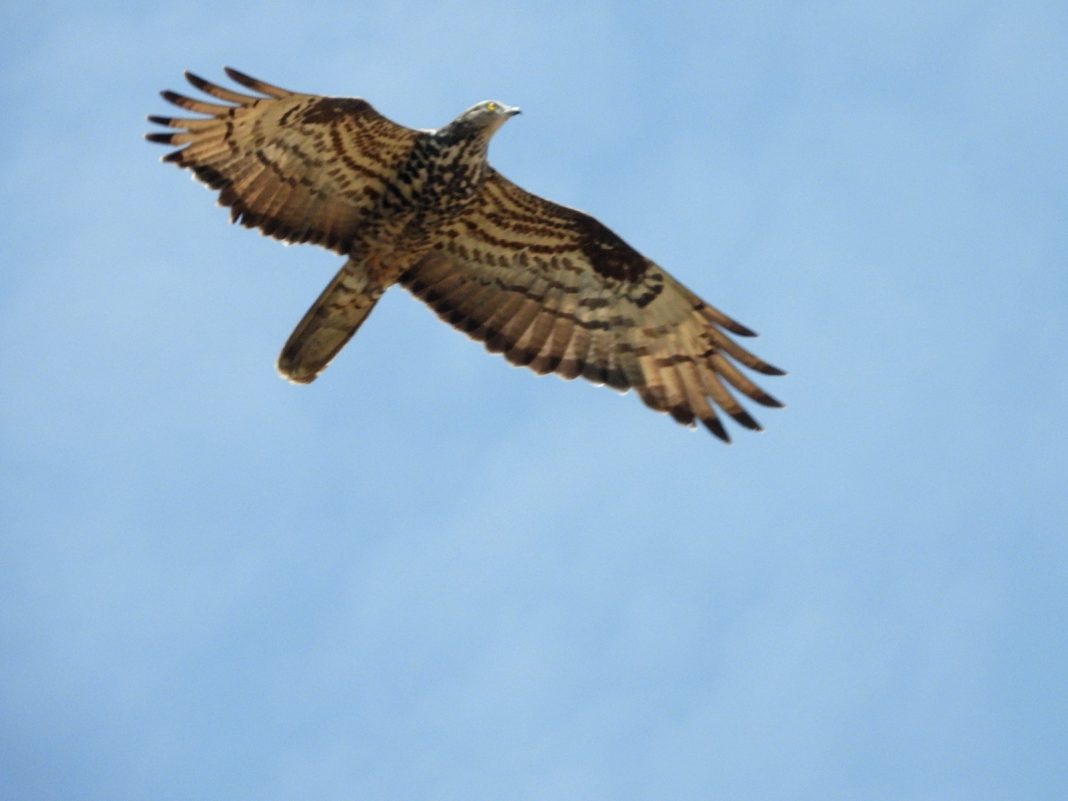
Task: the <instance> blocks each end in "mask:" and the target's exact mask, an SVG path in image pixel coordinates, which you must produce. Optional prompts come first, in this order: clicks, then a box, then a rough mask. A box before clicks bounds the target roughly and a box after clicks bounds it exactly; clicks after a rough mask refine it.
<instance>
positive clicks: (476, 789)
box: [0, 0, 1068, 801]
mask: <svg viewBox="0 0 1068 801" xmlns="http://www.w3.org/2000/svg"><path fill="white" fill-rule="evenodd" d="M15 6H16V4H10V3H9V4H7V5H5V7H4V9H3V12H2V15H3V22H4V25H5V30H6V31H7V34H8V39H7V43H6V45H5V47H4V48H3V50H2V52H0V66H2V71H0V101H2V107H3V116H4V124H3V126H2V127H0V145H2V147H0V163H2V169H3V175H4V186H5V188H6V191H5V202H4V208H5V213H4V214H3V217H2V220H0V235H2V242H3V250H2V253H3V269H2V271H0V341H2V343H3V351H4V358H5V361H6V369H5V371H4V373H5V377H4V379H3V383H2V387H3V389H2V391H0V530H2V534H0V797H3V798H5V799H8V798H10V799H20V800H22V801H36V800H37V799H42V800H43V799H62V800H63V801H70V799H79V801H94V800H96V799H100V800H101V801H115V800H116V799H124V800H126V799H151V800H152V801H158V799H227V800H228V801H229V800H239V801H243V800H244V799H248V800H249V801H275V800H276V799H278V800H281V799H300V800H301V801H305V800H306V799H314V800H315V801H333V800H334V799H338V800H340V799H376V800H379V799H403V801H412V799H419V800H420V801H423V800H424V799H425V800H427V801H437V800H438V799H442V800H444V799H465V801H480V800H481V799H488V800H492V801H504V800H507V801H525V800H526V799H538V800H539V801H544V800H546V799H552V800H553V801H557V800H558V799H559V800H561V801H568V800H570V799H575V800H576V801H578V800H579V799H581V800H582V801H597V800H599V799H605V800H606V801H608V800H610V801H627V800H628V799H672V800H673V801H689V800H690V799H774V800H775V801H781V800H782V799H813V800H818V801H826V800H827V799H866V800H868V799H887V800H888V801H889V800H892V801H928V800H930V801H954V800H955V799H960V800H961V801H982V800H983V799H1029V801H1040V800H1041V799H1051V800H1052V799H1064V798H1066V797H1068V759H1066V758H1065V754H1066V753H1068V682H1066V675H1068V626H1066V625H1065V622H1066V615H1068V602H1066V586H1068V544H1066V531H1068V492H1066V490H1065V487H1066V484H1068V456H1066V448H1065V444H1066V443H1065V439H1066V437H1065V407H1066V405H1068V378H1066V370H1065V367H1066V359H1068V357H1066V353H1068V46H1066V44H1065V43H1066V42H1068V7H1066V6H1065V4H1064V3H1054V2H1047V3H1041V2H1017V3H1011V4H1009V3H1001V2H942V3H843V2H817V3H796V2H737V3H717V2H711V3H661V2H657V3H652V2H649V3H626V4H624V3H622V2H620V3H608V2H595V1H594V2H552V1H550V2H536V3H535V2H524V3H509V4H503V3H501V4H497V3H490V2H478V0H463V2H453V1H452V0H436V1H435V2H406V3H404V2H399V3H392V4H390V3H362V2H358V3H357V2H343V3H341V2H339V3H326V2H309V3H300V4H297V3H294V4H291V6H290V8H288V9H285V8H282V7H281V5H280V4H279V5H264V6H259V5H254V4H244V3H225V2H223V3H216V2H200V1H198V0H193V1H192V2H183V3H152V2H149V3H141V4H128V3H91V4H90V3H77V4H74V3H72V4H69V5H63V4H57V3H48V2H42V3H34V4H29V3H24V4H20V6H19V7H18V8H16V7H15ZM131 9H132V10H131ZM223 64H230V65H233V66H235V67H238V68H239V69H242V70H245V71H247V72H249V73H251V74H253V75H256V76H258V77H262V78H264V79H266V80H268V81H272V82H275V83H278V84H281V85H283V86H286V87H290V88H293V89H299V90H305V91H311V92H319V93H326V94H337V95H361V96H364V97H366V98H368V99H369V100H371V102H372V103H374V104H375V105H376V106H377V108H378V109H379V110H380V111H382V112H383V113H385V114H387V115H389V116H390V117H392V118H394V119H396V120H397V121H399V122H402V123H405V124H408V125H412V126H417V127H436V126H438V125H441V124H444V123H445V122H447V121H448V120H450V119H452V117H454V116H455V115H456V114H457V113H458V112H460V111H461V110H462V109H464V108H466V107H467V106H469V105H471V104H472V103H474V102H476V101H478V100H481V99H484V98H489V97H494V98H497V99H500V100H504V101H506V102H508V103H513V104H518V105H520V106H522V107H523V109H524V111H525V113H524V115H523V116H522V117H520V118H518V119H516V120H514V121H512V122H510V123H509V124H508V125H507V126H506V127H505V128H504V129H503V130H502V131H501V132H500V134H499V135H498V136H497V137H496V139H495V140H494V142H493V146H492V148H491V159H492V161H493V163H494V164H495V165H496V166H497V167H498V168H499V169H500V170H501V171H502V172H503V173H505V174H506V175H508V176H509V177H510V178H512V179H514V180H515V181H517V182H519V183H520V184H522V185H524V186H526V187H528V188H529V189H531V190H533V191H536V192H538V193H540V194H543V195H545V196H547V197H550V198H553V199H555V200H558V201H560V202H564V203H567V204H569V205H574V206H577V207H580V208H583V209H586V210H589V211H591V212H593V213H594V214H596V215H597V216H598V217H599V218H600V219H601V220H603V221H604V222H605V223H606V224H608V225H609V226H611V227H612V228H613V229H615V230H616V231H618V232H619V233H621V234H622V235H623V236H624V237H625V238H626V239H627V240H628V241H629V242H630V243H631V244H633V245H634V246H636V247H638V248H639V249H641V250H642V251H643V252H645V253H646V254H648V255H649V256H650V257H652V258H654V259H655V260H656V261H657V262H659V263H660V264H662V265H663V266H664V267H665V268H666V269H668V270H669V271H671V272H672V273H673V274H674V275H676V276H677V277H678V278H679V279H680V280H682V281H683V282H685V283H686V284H687V285H689V286H690V287H691V288H692V289H694V290H695V291H696V292H698V293H699V294H700V295H702V296H703V297H705V298H706V299H707V300H709V301H710V302H712V303H714V304H716V305H718V306H720V307H722V308H723V309H724V310H726V311H727V312H728V313H730V314H732V315H734V316H736V317H737V318H738V319H740V320H741V321H743V322H745V323H746V324H748V325H751V326H752V327H754V328H756V329H757V330H758V331H760V333H761V337H760V338H759V339H758V340H756V341H755V342H754V347H755V350H756V351H757V352H758V353H759V354H760V355H762V356H764V357H765V358H767V359H768V360H770V361H772V362H773V363H775V364H779V365H781V366H782V367H784V368H786V369H788V370H789V371H790V375H789V376H788V377H786V378H778V379H768V380H767V381H764V382H763V383H764V384H765V386H767V388H768V389H769V390H771V391H772V392H773V393H774V394H776V395H777V396H779V397H781V398H782V399H783V400H784V401H785V402H786V403H787V404H788V408H787V409H786V410H783V411H778V410H759V411H760V414H759V417H760V419H761V421H762V422H763V423H764V424H765V426H766V428H767V431H766V432H765V433H763V434H750V433H748V432H745V431H742V430H740V429H738V428H736V427H735V428H733V429H732V432H733V433H734V434H735V444H733V445H732V446H730V447H724V446H723V445H721V444H720V443H719V442H717V441H716V440H715V439H713V438H712V437H711V436H709V435H708V434H707V433H704V432H692V431H688V430H686V429H685V428H682V427H679V426H677V425H675V424H674V423H673V422H672V421H671V420H670V419H668V418H667V417H664V416H662V415H656V414H653V413H652V412H649V411H648V410H646V409H645V408H644V407H643V406H642V405H641V404H640V403H639V401H638V400H637V399H636V398H635V397H634V396H633V395H630V396H619V395H617V394H616V393H613V392H612V391H610V390H607V389H604V388H597V387H592V386H589V385H586V384H581V383H578V382H572V383H567V382H563V381H560V380H557V379H555V378H538V377H536V376H534V375H533V374H532V373H529V372H528V371H524V370H519V369H515V368H512V367H509V366H508V365H507V364H506V363H505V362H504V360H503V359H501V358H500V357H497V356H489V355H487V354H486V353H485V352H484V351H483V349H482V348H481V347H480V346H478V345H477V344H474V343H472V342H470V341H469V340H467V339H466V338H465V337H464V336H463V335H461V334H459V333H456V332H454V331H453V330H451V329H450V328H448V327H447V326H446V325H444V324H443V323H441V322H439V321H438V320H437V318H436V317H435V316H434V314H433V313H431V312H430V311H429V310H428V309H426V308H425V307H424V306H422V304H420V303H419V302H418V301H416V300H414V299H412V298H411V297H409V296H407V295H406V294H405V293H404V292H403V290H400V289H396V290H394V291H392V292H390V293H389V294H388V295H387V296H386V297H385V298H384V300H383V301H382V302H381V303H380V304H379V306H378V308H377V309H376V311H375V313H374V314H373V316H372V317H371V318H370V320H369V322H368V323H367V325H366V326H365V327H364V328H363V330H362V331H361V332H360V334H359V336H358V337H357V338H356V339H355V340H354V341H353V342H352V344H350V346H349V347H348V348H347V349H346V350H345V351H344V352H343V353H342V355H341V356H340V357H339V358H338V359H337V361H336V362H335V363H334V364H333V365H332V366H331V368H330V370H329V371H327V373H326V374H325V375H324V376H323V377H322V378H321V379H320V380H319V381H318V382H316V384H314V385H313V386H310V387H296V386H292V385H289V384H287V383H285V382H284V381H282V380H280V379H279V378H278V377H277V376H276V374H275V371H274V359H275V357H276V355H277V352H278V350H279V349H280V347H281V345H282V343H283V342H284V340H285V339H286V337H287V336H288V334H289V332H290V330H291V329H292V327H293V326H294V325H295V324H296V322H297V321H298V320H299V319H300V317H301V315H302V314H303V312H304V311H305V309H306V308H307V307H308V305H309V304H310V303H311V302H312V301H313V300H314V298H315V297H316V295H317V294H318V292H319V290H320V289H321V288H322V286H323V285H324V284H325V283H326V281H327V280H328V279H329V278H330V276H332V275H333V273H334V271H335V270H336V269H337V267H338V266H339V265H340V263H341V260H340V259H339V258H338V257H337V256H335V255H332V254H329V253H326V252H325V251H319V250H316V249H314V248H310V247H290V248H285V247H282V246H281V245H280V244H278V243H277V242H275V241H273V240H269V239H266V238H263V237H260V236H257V235H256V234H255V233H254V232H251V231H248V230H245V229H243V228H239V227H231V226H229V225H228V224H227V215H226V214H225V213H224V212H223V211H222V210H220V209H218V208H216V207H215V206H214V198H213V196H212V195H211V194H210V193H209V192H208V191H206V190H205V189H203V188H202V187H200V186H199V185H197V184H195V183H193V182H192V181H191V180H190V179H189V176H188V174H187V173H182V172H179V171H178V170H175V169H174V168H173V167H171V166H169V165H160V164H159V163H158V158H159V157H160V156H161V155H163V153H164V152H166V151H165V149H163V148H160V147H158V146H153V145H149V144H146V143H145V142H143V141H142V139H141V137H142V134H143V133H144V132H145V131H146V130H148V126H147V124H146V123H145V122H144V115H146V114H149V113H156V114H159V113H167V111H168V108H169V107H168V106H167V105H166V104H165V103H164V102H163V101H162V100H160V99H159V98H158V96H157V94H156V92H157V91H158V90H160V89H163V88H168V87H169V88H174V89H181V88H182V83H183V82H182V79H181V72H182V70H183V69H187V68H188V69H193V70H195V71H197V72H200V73H201V74H203V75H205V76H206V77H209V78H213V79H220V78H221V77H222V71H221V67H222V65H223Z"/></svg>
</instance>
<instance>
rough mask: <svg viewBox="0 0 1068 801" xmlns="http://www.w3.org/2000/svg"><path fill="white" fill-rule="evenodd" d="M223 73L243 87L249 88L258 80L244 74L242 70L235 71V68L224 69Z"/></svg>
mask: <svg viewBox="0 0 1068 801" xmlns="http://www.w3.org/2000/svg"><path fill="white" fill-rule="evenodd" d="M223 72H225V73H226V74H227V75H229V76H230V77H231V78H232V79H233V80H235V81H237V82H238V83H239V84H241V85H242V86H248V85H249V84H251V83H256V79H255V78H253V77H252V76H251V75H249V74H247V73H244V72H242V71H241V70H238V69H234V68H233V67H223Z"/></svg>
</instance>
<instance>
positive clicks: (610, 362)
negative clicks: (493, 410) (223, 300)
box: [146, 68, 782, 442]
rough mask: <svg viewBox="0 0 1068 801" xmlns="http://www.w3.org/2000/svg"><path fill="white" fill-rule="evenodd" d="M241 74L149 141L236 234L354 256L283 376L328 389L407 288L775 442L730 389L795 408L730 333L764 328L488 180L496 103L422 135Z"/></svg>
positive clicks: (591, 229) (548, 205) (498, 347)
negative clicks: (392, 299)
mask: <svg viewBox="0 0 1068 801" xmlns="http://www.w3.org/2000/svg"><path fill="white" fill-rule="evenodd" d="M226 72H227V74H228V75H229V76H230V78H231V79H233V80H234V81H235V82H236V83H238V84H240V85H241V86H243V87H245V88H246V89H248V90H250V91H251V92H252V94H246V93H244V92H238V91H234V90H231V89H227V88H224V87H222V86H217V85H216V84H213V83H209V82H208V81H206V80H204V79H203V78H200V77H198V76H196V75H193V74H192V73H188V72H187V73H186V78H187V79H188V80H189V82H190V83H191V84H192V85H193V86H194V87H196V88H197V89H200V90H201V91H203V92H204V93H205V94H207V95H210V96H211V97H212V98H213V99H214V100H213V101H211V102H209V101H205V100H199V99H193V98H190V97H186V96H184V95H180V94H178V93H176V92H171V91H164V92H162V93H161V94H162V96H163V98H164V99H165V100H167V101H169V102H170V103H173V104H174V105H176V106H178V107H180V108H182V109H185V110H186V111H189V112H192V113H193V114H195V115H200V116H194V117H182V118H175V117H161V116H150V117H149V118H148V119H149V121H151V122H153V123H157V124H160V125H164V126H167V127H168V128H170V129H174V130H172V131H168V132H166V133H162V132H160V133H150V134H147V136H146V138H147V139H149V140H150V141H152V142H159V143H161V144H165V145H177V146H180V149H178V150H174V151H172V152H170V153H168V154H167V155H166V156H164V157H163V161H167V162H171V163H173V164H176V165H178V166H179V167H185V168H188V169H190V170H192V171H193V173H194V174H195V176H196V178H198V179H199V180H200V181H202V182H203V183H205V184H207V185H208V186H209V187H211V188H212V189H216V190H218V191H219V204H220V205H222V206H228V207H229V208H230V216H231V220H232V221H237V222H240V223H241V224H242V225H245V226H248V227H254V228H259V229H260V230H261V231H262V232H263V233H264V234H268V235H270V236H273V237H276V238H278V239H282V240H285V241H287V242H312V243H315V244H317V245H322V246H323V247H326V248H329V249H330V250H333V251H336V252H337V253H339V254H341V255H343V256H345V257H347V260H346V262H345V264H344V265H343V266H342V267H341V269H340V271H339V272H338V274H337V275H336V276H335V277H334V279H333V280H332V281H331V282H330V283H329V284H328V285H327V287H326V288H325V289H324V290H323V292H322V294H321V295H320V296H319V298H318V300H316V301H315V303H313V304H312V306H311V308H310V309H309V310H308V312H307V313H306V314H305V315H304V318H303V319H302V320H301V321H300V323H299V324H298V325H297V327H296V329H295V330H294V331H293V334H292V335H291V336H290V337H289V341H288V342H286V344H285V347H284V348H283V349H282V353H281V355H280V356H279V358H278V370H279V372H280V373H281V374H282V375H283V376H284V377H285V378H287V379H289V380H291V381H295V382H299V383H308V382H310V381H313V380H314V379H315V378H316V376H318V375H319V373H321V372H322V371H323V369H324V368H325V367H326V366H327V364H329V362H330V360H331V359H333V358H334V356H336V355H337V353H338V351H340V350H341V348H342V347H343V346H344V345H345V343H346V342H348V340H349V339H351V338H352V336H353V334H355V333H356V330H357V329H358V328H359V327H360V325H361V323H363V321H364V319H365V318H366V317H367V315H368V314H369V313H370V312H371V309H373V308H374V305H375V303H376V302H377V301H378V299H379V298H380V297H381V296H382V293H383V292H385V291H386V289H388V288H389V287H390V286H392V285H393V284H396V283H399V284H401V286H403V287H405V288H406V289H407V290H409V291H410V292H412V293H413V294H415V295H416V296H417V297H419V298H421V299H422V300H423V301H425V302H426V303H427V304H429V305H430V307H431V308H433V309H434V311H435V312H437V314H438V315H439V316H440V317H441V318H442V319H444V320H446V321H447V322H449V323H451V324H452V325H454V326H456V327H457V328H459V329H461V330H462V331H464V332H466V333H467V334H468V335H470V336H471V337H473V338H474V339H477V340H480V341H481V342H483V343H484V344H485V347H486V348H487V350H489V351H491V352H494V353H503V354H504V357H505V358H506V359H508V361H510V362H511V363H513V364H516V365H523V366H526V367H529V368H531V369H532V370H534V371H535V372H537V373H540V374H545V373H550V372H552V373H556V374H558V375H560V376H562V377H563V378H567V379H571V378H576V377H578V376H582V377H583V378H586V379H588V380H590V381H592V382H594V383H596V384H608V385H609V386H611V387H614V388H616V389H618V390H621V391H624V392H625V391H626V390H628V389H634V390H635V391H636V392H637V393H638V395H639V396H640V397H641V399H642V400H643V401H644V402H645V403H646V404H647V405H648V406H650V407H651V408H653V409H655V410H657V411H659V412H667V413H668V414H670V415H671V416H672V417H673V418H674V419H675V420H677V421H678V422H680V423H683V424H685V425H689V426H693V425H694V424H695V421H697V420H700V421H701V423H703V424H704V425H705V426H706V427H707V428H708V430H709V431H711V432H712V433H713V434H715V435H716V436H717V437H719V438H720V439H722V440H724V441H727V442H729V441H730V437H729V435H728V433H727V430H726V428H725V427H724V426H723V423H722V422H721V421H720V420H719V418H718V417H717V414H716V409H717V408H718V409H720V410H722V411H723V412H725V413H726V414H728V415H729V416H730V417H732V418H733V419H734V420H736V421H737V422H738V423H740V424H741V425H743V426H745V427H746V428H750V429H755V430H759V429H760V425H759V424H758V423H757V422H756V420H754V419H753V418H752V417H751V416H750V415H749V413H748V412H746V411H745V410H744V409H743V408H742V406H741V404H739V402H738V400H737V399H736V397H735V396H734V394H733V393H732V392H731V388H733V389H734V390H737V391H738V392H740V393H741V394H743V395H745V396H747V397H748V398H751V399H752V400H754V401H756V402H757V403H760V404H763V405H764V406H781V405H782V404H780V403H779V402H778V401H777V400H775V398H773V397H772V396H771V395H769V394H767V393H766V392H764V391H763V390H762V389H760V388H759V387H758V386H757V385H756V384H754V383H753V381H752V380H750V378H749V377H747V376H746V375H745V374H743V373H742V371H741V370H739V368H738V364H740V365H744V366H745V367H747V368H749V369H751V370H755V371H757V372H759V373H764V374H766V375H782V371H781V370H779V369H777V368H775V367H772V366H771V365H770V364H768V363H767V362H765V361H763V360H761V359H759V358H757V357H756V356H754V355H753V354H752V353H750V352H749V351H747V350H745V349H744V348H742V347H741V346H740V345H739V344H738V343H737V342H735V341H734V340H733V339H732V338H731V337H730V336H728V332H729V333H731V334H736V335H739V336H753V332H752V331H750V330H749V329H748V328H746V327H745V326H743V325H741V324H740V323H738V322H736V321H734V320H733V319H731V318H730V317H728V316H727V315H725V314H723V313H722V312H721V311H719V310H718V309H716V308H714V307H712V306H710V305H709V304H707V303H705V302H704V301H703V300H701V299H700V298H699V297H697V295H695V294H694V293H693V292H691V291H690V290H689V289H687V288H686V287H684V286H683V285H682V284H681V283H679V282H678V281H676V280H675V279H674V278H672V277H671V276H670V275H668V273H666V272H665V271H664V270H662V269H661V268H660V267H659V266H657V265H656V264H655V263H653V262H652V261H650V260H649V259H647V258H646V257H644V256H642V255H641V254H640V253H638V252H637V251H636V250H634V249H633V248H631V247H630V246H629V245H628V244H627V243H626V242H624V241H623V240H622V239H621V238H620V237H619V236H617V235H616V234H615V233H613V232H612V231H610V230H609V229H608V228H607V227H605V226H604V225H602V224H601V223H600V222H598V221H597V220H595V219H594V218H593V217H591V216H589V215H588V214H585V213H583V212H581V211H576V210H575V209H571V208H567V207H565V206H561V205H558V204H556V203H552V202H550V201H548V200H544V199H543V198H540V197H538V196H536V195H533V194H531V193H529V192H527V191H525V190H524V189H522V188H520V187H519V186H517V185H516V184H514V183H512V182H511V181H509V180H508V179H507V178H505V177H504V176H503V175H501V174H500V173H499V172H497V171H496V170H495V169H493V167H491V166H490V165H489V163H488V161H487V159H486V152H487V148H488V146H489V141H490V138H491V137H492V136H493V134H494V133H495V132H496V131H497V129H499V128H500V127H501V126H502V125H503V124H504V123H505V122H506V121H507V120H508V119H510V118H511V117H512V116H514V115H515V114H518V113H519V109H518V108H514V107H512V106H508V105H505V104H504V103H500V102H497V101H493V100H488V101H484V102H482V103H478V104H477V105H474V106H472V107H471V108H469V109H468V110H467V111H465V112H464V113H463V114H461V115H460V116H459V117H457V118H456V119H455V120H453V121H452V122H450V123H449V124H448V125H446V126H444V127H443V128H439V129H437V130H433V131H430V130H416V129H412V128H407V127H404V126H402V125H398V124H397V123H394V122H392V121H391V120H389V119H387V118H386V117H384V116H383V115H381V114H379V113H378V112H377V111H375V109H374V108H373V107H372V106H371V104H370V103H368V102H367V101H366V100H361V99H358V98H338V97H323V96H319V95H312V94H304V93H301V92H291V91H289V90H287V89H282V88H280V87H277V86H273V85H271V84H268V83H264V82H263V81H259V80H256V79H255V78H251V77H249V76H248V75H245V74H244V73H241V72H238V71H237V70H234V69H230V68H226ZM215 101H219V102H215ZM736 363H737V364H736Z"/></svg>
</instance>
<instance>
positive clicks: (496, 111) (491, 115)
mask: <svg viewBox="0 0 1068 801" xmlns="http://www.w3.org/2000/svg"><path fill="white" fill-rule="evenodd" d="M518 113H519V107H518V106H509V105H506V104H504V103H501V102H500V101H499V100H483V101H482V102H481V103H476V104H475V105H473V106H471V108H469V109H468V110H467V111H465V112H464V113H463V114H461V115H460V116H459V117H458V118H457V119H456V122H458V123H460V124H461V125H462V126H463V127H470V128H471V129H474V130H476V131H484V132H485V133H487V134H492V133H494V132H495V131H496V130H497V129H498V128H500V127H501V126H502V125H504V123H506V122H507V121H508V120H509V118H511V117H514V116H515V115H516V114H518Z"/></svg>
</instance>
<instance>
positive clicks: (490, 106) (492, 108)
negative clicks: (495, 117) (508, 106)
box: [486, 103, 497, 111]
mask: <svg viewBox="0 0 1068 801" xmlns="http://www.w3.org/2000/svg"><path fill="white" fill-rule="evenodd" d="M496 110H497V104H496V103H487V104H486V111H496Z"/></svg>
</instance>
